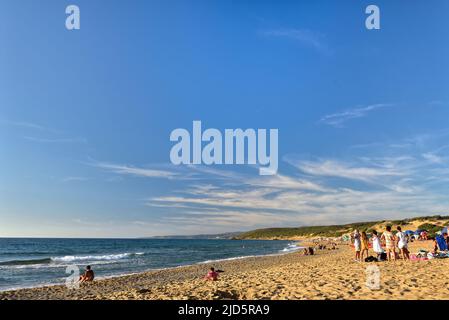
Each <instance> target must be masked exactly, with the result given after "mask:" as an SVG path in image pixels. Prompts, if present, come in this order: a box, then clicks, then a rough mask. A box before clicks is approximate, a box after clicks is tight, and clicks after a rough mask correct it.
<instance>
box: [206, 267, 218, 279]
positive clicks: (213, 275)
mask: <svg viewBox="0 0 449 320" xmlns="http://www.w3.org/2000/svg"><path fill="white" fill-rule="evenodd" d="M204 279H205V280H211V281H217V280H218V272H217V271H215V268H214V267H212V268H210V270H209V272H208V273H207V274H206V277H204Z"/></svg>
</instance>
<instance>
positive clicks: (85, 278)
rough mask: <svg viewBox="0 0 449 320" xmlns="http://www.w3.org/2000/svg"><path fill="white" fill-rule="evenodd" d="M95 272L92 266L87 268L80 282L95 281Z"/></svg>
mask: <svg viewBox="0 0 449 320" xmlns="http://www.w3.org/2000/svg"><path fill="white" fill-rule="evenodd" d="M94 277H95V274H94V271H93V270H92V268H91V267H90V266H87V267H86V271H85V272H84V273H83V275H82V276H81V277H80V279H79V281H80V282H86V281H87V282H90V281H94Z"/></svg>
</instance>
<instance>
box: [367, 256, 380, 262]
mask: <svg viewBox="0 0 449 320" xmlns="http://www.w3.org/2000/svg"><path fill="white" fill-rule="evenodd" d="M365 262H377V258H375V257H373V256H369V257H366V258H365Z"/></svg>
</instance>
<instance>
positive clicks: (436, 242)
mask: <svg viewBox="0 0 449 320" xmlns="http://www.w3.org/2000/svg"><path fill="white" fill-rule="evenodd" d="M437 253H438V241H437V239H436V238H435V239H433V254H437Z"/></svg>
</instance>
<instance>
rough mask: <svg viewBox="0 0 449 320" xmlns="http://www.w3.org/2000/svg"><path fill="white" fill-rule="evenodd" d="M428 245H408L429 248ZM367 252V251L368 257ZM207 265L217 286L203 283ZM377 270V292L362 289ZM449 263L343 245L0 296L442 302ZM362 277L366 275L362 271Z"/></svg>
mask: <svg viewBox="0 0 449 320" xmlns="http://www.w3.org/2000/svg"><path fill="white" fill-rule="evenodd" d="M431 247H432V244H431V242H430V241H425V242H424V241H422V242H415V243H412V244H410V249H411V252H412V253H413V252H416V251H417V250H418V249H420V248H423V249H427V250H430V249H431ZM370 254H372V251H371V252H370ZM211 265H213V266H214V267H215V268H217V269H222V270H225V272H224V273H222V274H221V276H220V280H219V281H216V282H212V281H204V280H203V277H204V275H205V274H206V273H207V271H208V268H209V267H210V266H211ZM368 266H378V267H379V271H380V288H379V289H378V290H373V289H370V288H368V287H367V286H366V281H367V269H366V268H367V267H368ZM447 270H449V259H433V260H429V261H419V262H412V261H402V260H399V261H395V262H393V261H392V262H379V263H361V262H355V261H354V260H353V251H352V248H350V247H349V246H347V245H342V246H339V249H338V250H319V251H318V252H317V254H316V255H314V256H302V255H301V254H300V253H290V254H285V255H280V256H265V257H255V258H245V259H238V260H228V261H222V262H214V263H210V264H199V265H194V266H187V267H180V268H174V269H167V270H160V271H152V272H145V273H140V274H135V275H129V276H121V277H115V278H110V279H102V280H96V281H95V282H93V283H88V284H82V285H81V287H80V288H79V289H73V290H70V289H67V288H66V287H65V286H49V287H42V288H33V289H21V290H16V291H7V292H1V293H0V299H89V300H91V299H134V300H140V299H389V300H390V299H431V300H435V299H448V298H449V279H448V278H447V277H446V272H447ZM368 274H370V273H369V272H368Z"/></svg>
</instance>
